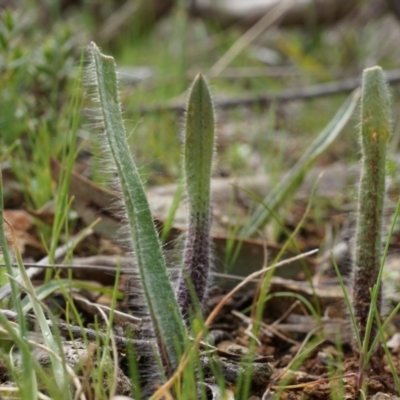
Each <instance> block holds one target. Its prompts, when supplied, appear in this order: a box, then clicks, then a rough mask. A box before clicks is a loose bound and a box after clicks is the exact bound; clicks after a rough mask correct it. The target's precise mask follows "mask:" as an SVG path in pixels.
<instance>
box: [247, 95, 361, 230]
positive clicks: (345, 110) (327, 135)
mask: <svg viewBox="0 0 400 400" xmlns="http://www.w3.org/2000/svg"><path fill="white" fill-rule="evenodd" d="M359 98H360V91H359V90H355V91H354V92H353V93H352V94H351V95H350V96H349V97H348V98H347V100H346V101H345V102H344V103H343V105H342V107H341V108H340V109H339V111H338V112H337V113H336V115H335V116H334V117H333V119H332V120H331V121H330V122H329V124H328V125H327V126H326V128H325V129H324V130H323V131H322V132H321V133H320V134H319V135H318V137H317V138H316V139H315V140H314V142H313V143H312V144H311V145H310V147H309V148H308V149H307V150H306V152H305V153H304V154H303V156H302V157H301V158H300V159H299V160H298V161H297V163H296V164H295V165H294V166H293V167H292V168H291V169H290V171H289V173H288V174H287V175H286V176H285V178H284V179H283V180H282V181H281V182H280V183H279V184H278V185H276V186H275V187H274V188H273V189H272V190H271V191H270V193H269V194H268V195H267V196H266V197H265V199H264V201H263V203H265V204H267V205H268V207H269V209H271V210H274V211H275V210H276V209H277V208H278V207H279V206H280V205H281V204H282V203H283V202H284V201H285V200H286V198H287V197H288V195H289V194H290V193H293V192H294V191H295V190H296V189H297V188H298V187H299V186H300V184H301V182H302V181H303V177H304V175H305V173H306V172H307V170H308V169H309V168H310V167H311V165H312V164H313V163H314V162H315V160H316V159H317V158H318V157H319V156H320V155H321V154H322V153H323V152H324V151H325V150H326V148H327V147H328V146H329V145H330V144H331V143H332V142H333V141H334V140H335V139H336V138H337V136H338V135H339V133H340V132H341V131H342V129H343V128H344V126H345V125H346V123H347V122H348V121H349V119H350V117H351V116H352V114H353V112H354V110H355V108H356V105H357V103H358V100H359ZM270 216H271V215H270V213H269V212H268V210H267V209H266V208H265V207H264V206H262V205H260V206H258V207H257V208H256V210H255V212H254V214H253V215H252V216H251V218H250V220H249V222H248V223H247V224H246V225H245V226H244V227H243V229H242V230H241V231H240V236H242V237H249V236H253V235H254V234H255V233H256V232H257V230H258V229H260V228H262V227H263V226H264V225H265V224H266V223H267V222H268V221H269V218H270Z"/></svg>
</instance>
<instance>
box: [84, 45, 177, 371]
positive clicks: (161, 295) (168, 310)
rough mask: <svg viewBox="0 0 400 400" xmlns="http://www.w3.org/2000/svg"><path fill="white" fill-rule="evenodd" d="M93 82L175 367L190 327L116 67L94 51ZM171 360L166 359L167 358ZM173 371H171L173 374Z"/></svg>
mask: <svg viewBox="0 0 400 400" xmlns="http://www.w3.org/2000/svg"><path fill="white" fill-rule="evenodd" d="M90 50H91V51H90V53H91V57H92V66H91V67H90V68H91V69H92V71H89V73H92V76H91V77H90V76H89V79H91V80H92V82H91V83H92V84H93V87H94V89H95V95H97V96H98V101H99V103H100V110H101V116H100V118H101V121H102V123H103V124H104V130H105V135H106V138H107V143H108V147H109V150H110V152H111V154H112V158H113V160H114V162H115V165H116V167H117V173H118V177H119V180H120V183H121V189H122V194H123V198H124V203H125V207H126V213H127V219H128V224H129V233H130V239H131V245H132V249H133V251H134V253H135V257H136V261H137V265H138V269H139V274H140V278H141V283H142V286H143V290H144V293H145V297H146V300H147V304H148V307H149V312H150V316H151V319H152V322H153V325H154V329H155V332H156V335H157V339H158V343H159V348H160V351H161V352H162V355H163V357H162V358H163V360H164V361H166V362H168V363H169V367H172V368H175V367H176V366H177V364H178V361H179V356H180V354H181V352H182V351H183V350H182V349H183V344H184V338H185V333H184V332H185V328H184V325H183V322H182V319H181V315H180V312H179V308H178V304H177V301H176V298H175V294H174V291H173V288H172V286H171V283H170V280H169V277H168V274H167V269H166V265H165V260H164V257H163V254H162V250H161V245H160V242H159V238H158V235H157V232H156V229H155V227H154V223H153V219H152V215H151V212H150V208H149V204H148V201H147V198H146V195H145V191H144V188H143V184H142V182H141V179H140V176H139V173H138V170H137V168H136V166H135V163H134V161H133V158H132V155H131V153H130V150H129V146H128V142H127V139H126V133H125V127H124V124H123V120H122V117H121V109H120V105H119V96H118V89H117V75H116V69H115V62H114V59H113V58H112V57H108V56H105V55H103V54H101V53H100V51H99V49H98V47H97V46H96V45H95V44H94V43H92V44H91V46H90ZM166 358H167V359H166ZM168 372H171V371H168Z"/></svg>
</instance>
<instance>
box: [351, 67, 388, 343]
mask: <svg viewBox="0 0 400 400" xmlns="http://www.w3.org/2000/svg"><path fill="white" fill-rule="evenodd" d="M389 138H390V104H389V92H388V89H387V86H386V83H385V78H384V76H383V72H382V69H381V68H380V67H373V68H368V69H366V70H364V73H363V82H362V101H361V129H360V141H361V149H362V167H361V177H360V185H359V191H358V216H357V233H356V254H355V266H354V280H353V306H354V315H355V318H356V322H357V328H358V331H359V333H360V338H361V340H364V342H365V341H366V344H368V343H369V342H370V341H371V340H373V339H374V336H375V332H376V327H374V328H373V329H372V332H371V336H370V337H369V338H367V337H366V335H367V334H368V335H369V332H367V331H366V326H367V320H368V315H369V312H370V307H371V291H372V289H373V287H374V285H375V284H377V283H378V282H377V278H378V274H379V268H380V264H381V255H382V254H381V253H382V242H381V241H382V216H383V203H384V197H385V167H386V148H387V144H388V141H389ZM380 302H381V293H380V290H379V295H378V299H377V307H378V310H379V309H380Z"/></svg>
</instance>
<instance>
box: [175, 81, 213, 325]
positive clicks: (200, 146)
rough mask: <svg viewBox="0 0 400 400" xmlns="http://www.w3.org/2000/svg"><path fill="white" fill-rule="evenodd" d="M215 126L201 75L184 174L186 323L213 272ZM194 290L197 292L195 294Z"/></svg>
mask: <svg viewBox="0 0 400 400" xmlns="http://www.w3.org/2000/svg"><path fill="white" fill-rule="evenodd" d="M214 137H215V122H214V108H213V104H212V100H211V95H210V91H209V89H208V86H207V83H206V81H205V79H204V77H203V76H202V75H201V74H199V75H197V77H196V79H195V81H194V82H193V85H192V88H191V90H190V95H189V101H188V107H187V114H186V125H185V143H184V155H183V157H184V161H183V165H184V173H185V184H186V192H187V199H188V204H189V229H188V232H187V236H186V242H185V247H184V255H183V273H182V277H181V280H180V283H179V288H178V302H179V306H180V309H181V312H182V315H183V316H184V318H185V320H186V322H188V318H189V314H190V311H194V302H193V300H196V299H193V297H194V296H195V297H197V300H198V301H199V302H202V301H203V298H204V294H205V292H206V288H207V281H208V274H209V269H210V259H211V257H210V227H211V210H210V207H211V206H210V180H211V172H212V161H213V155H214ZM191 288H193V290H191Z"/></svg>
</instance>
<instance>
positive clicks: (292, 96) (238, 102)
mask: <svg viewBox="0 0 400 400" xmlns="http://www.w3.org/2000/svg"><path fill="white" fill-rule="evenodd" d="M385 77H386V82H387V83H388V84H392V85H395V84H398V83H400V70H392V71H388V72H386V74H385ZM360 83H361V82H360V79H359V78H358V77H357V78H346V79H342V80H338V81H334V82H328V83H321V84H317V85H312V86H307V87H304V88H296V89H285V90H282V91H281V92H279V93H265V94H249V95H246V96H241V97H229V98H215V99H214V105H215V107H217V108H219V109H222V110H226V109H230V108H234V107H238V106H254V105H266V106H267V105H269V104H271V103H285V102H288V101H294V100H310V99H315V98H319V97H326V96H331V95H334V94H339V93H349V92H351V91H353V90H354V89H356V88H357V87H359V86H360ZM185 109H186V104H185V103H184V102H176V101H173V102H170V103H167V104H156V105H154V106H143V107H140V108H139V109H138V112H139V113H140V114H149V113H159V112H163V111H174V112H178V113H183V112H184V110H185Z"/></svg>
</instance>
